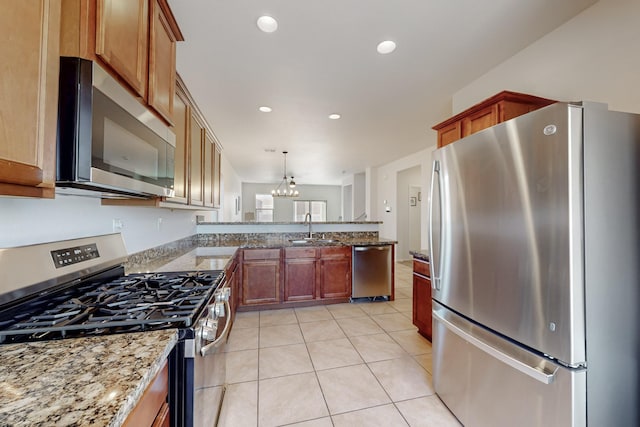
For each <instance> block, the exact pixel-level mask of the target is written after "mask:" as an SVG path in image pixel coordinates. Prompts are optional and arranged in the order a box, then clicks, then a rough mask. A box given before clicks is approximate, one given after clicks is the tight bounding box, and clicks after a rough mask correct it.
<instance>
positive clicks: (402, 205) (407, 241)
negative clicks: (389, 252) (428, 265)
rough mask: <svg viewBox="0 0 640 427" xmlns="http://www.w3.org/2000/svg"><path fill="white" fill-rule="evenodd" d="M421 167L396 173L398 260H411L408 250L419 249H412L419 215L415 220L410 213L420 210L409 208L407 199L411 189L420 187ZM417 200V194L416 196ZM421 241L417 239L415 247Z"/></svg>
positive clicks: (419, 220) (419, 224) (417, 207)
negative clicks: (413, 235)
mask: <svg viewBox="0 0 640 427" xmlns="http://www.w3.org/2000/svg"><path fill="white" fill-rule="evenodd" d="M421 169H422V168H421V166H413V167H411V168H409V169H405V170H402V171H399V172H398V173H397V177H396V179H397V193H396V197H397V209H396V215H397V218H398V221H397V225H396V226H397V231H396V233H397V234H396V235H397V239H398V246H397V248H396V258H397V259H399V260H407V259H411V256H410V255H409V250H411V249H421V247H420V246H418V247H412V244H415V243H413V242H415V240H416V239H415V238H413V239H412V233H413V232H414V230H418V229H420V230H421V229H422V227H421V219H422V218H420V215H416V216H415V218H414V217H413V216H412V215H411V213H413V212H412V211H416V210H418V209H419V210H420V211H421V209H420V208H421V205H422V203H420V204H419V206H414V207H411V206H410V204H409V197H410V196H411V195H412V194H410V188H411V187H422V170H421ZM415 197H416V198H417V193H416V196H415ZM421 243H422V242H421V239H420V238H418V239H417V245H420V244H421Z"/></svg>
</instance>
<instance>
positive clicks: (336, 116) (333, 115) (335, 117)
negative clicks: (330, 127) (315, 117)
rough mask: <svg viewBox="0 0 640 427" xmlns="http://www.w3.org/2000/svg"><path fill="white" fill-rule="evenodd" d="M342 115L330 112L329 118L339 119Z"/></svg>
mask: <svg viewBox="0 0 640 427" xmlns="http://www.w3.org/2000/svg"><path fill="white" fill-rule="evenodd" d="M340 117H342V116H340V114H336V113H333V114H329V118H330V119H331V120H338V119H339V118H340Z"/></svg>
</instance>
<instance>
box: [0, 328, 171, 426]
mask: <svg viewBox="0 0 640 427" xmlns="http://www.w3.org/2000/svg"><path fill="white" fill-rule="evenodd" d="M177 340H178V334H177V330H175V329H171V330H162V331H149V332H144V333H128V334H118V335H105V336H95V337H87V338H73V339H63V340H54V341H40V342H34V343H20V344H6V345H0V425H2V426H5V425H6V426H9V425H10V426H16V427H19V426H25V427H26V426H33V425H56V426H85V425H86V426H88V425H91V426H120V425H121V424H122V423H123V422H124V420H125V419H126V417H127V415H129V413H130V412H131V410H132V409H133V408H134V407H135V405H136V403H137V402H138V400H139V399H140V397H141V396H142V394H143V392H144V391H145V389H146V388H147V386H148V385H149V384H150V382H151V380H152V379H153V378H154V377H155V375H156V374H157V373H158V372H159V371H160V369H161V368H162V366H163V365H164V362H165V360H166V359H167V357H168V356H169V353H170V352H171V350H172V349H173V347H174V346H175V344H176V342H177Z"/></svg>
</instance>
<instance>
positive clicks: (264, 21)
mask: <svg viewBox="0 0 640 427" xmlns="http://www.w3.org/2000/svg"><path fill="white" fill-rule="evenodd" d="M257 24H258V28H260V30H261V31H264V32H265V33H273V32H274V31H275V30H277V29H278V21H276V20H275V19H273V18H272V17H270V16H267V15H264V16H261V17H260V18H258V22H257Z"/></svg>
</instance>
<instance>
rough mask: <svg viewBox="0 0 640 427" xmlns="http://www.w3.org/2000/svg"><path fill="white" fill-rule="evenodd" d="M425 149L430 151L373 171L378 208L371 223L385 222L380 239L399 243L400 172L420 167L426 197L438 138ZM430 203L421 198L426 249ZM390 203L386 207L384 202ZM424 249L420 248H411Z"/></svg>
mask: <svg viewBox="0 0 640 427" xmlns="http://www.w3.org/2000/svg"><path fill="white" fill-rule="evenodd" d="M425 146H427V147H428V148H426V149H424V150H422V151H419V152H417V153H414V154H412V155H410V156H407V157H403V158H402V159H399V160H396V161H394V162H391V163H387V164H386V165H383V166H380V167H378V168H376V169H375V171H372V174H373V176H372V192H374V193H375V202H374V203H375V204H374V205H373V206H372V218H370V221H382V222H383V223H382V224H381V225H380V232H379V234H380V237H382V238H386V239H392V240H398V235H397V229H398V218H399V217H398V203H399V195H398V194H397V189H398V183H397V181H398V172H400V171H403V170H406V169H410V168H412V167H415V166H420V167H421V178H420V183H419V184H418V185H420V186H421V187H422V188H423V191H426V193H425V194H428V189H429V183H430V182H431V153H432V151H433V150H435V148H436V136H435V134H434V135H433V138H432V140H431V141H426V142H425ZM427 199H428V197H422V201H421V202H420V203H421V219H422V220H421V233H420V234H421V236H420V241H421V246H422V248H426V247H427V235H428V230H429V228H428V223H427ZM385 200H386V201H387V204H386V205H385V203H384V201H385ZM387 206H388V207H389V208H390V209H391V212H386V210H385V208H386V207H387ZM412 249H421V248H412Z"/></svg>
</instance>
